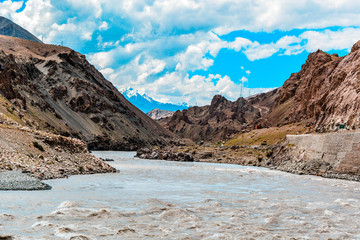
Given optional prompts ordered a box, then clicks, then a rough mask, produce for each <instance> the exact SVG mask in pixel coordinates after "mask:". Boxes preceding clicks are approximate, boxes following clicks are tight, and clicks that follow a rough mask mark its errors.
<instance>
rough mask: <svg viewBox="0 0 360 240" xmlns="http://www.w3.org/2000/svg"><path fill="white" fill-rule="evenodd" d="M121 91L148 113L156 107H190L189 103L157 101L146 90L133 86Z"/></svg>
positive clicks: (166, 108) (172, 108)
mask: <svg viewBox="0 0 360 240" xmlns="http://www.w3.org/2000/svg"><path fill="white" fill-rule="evenodd" d="M120 92H121V94H122V95H123V96H124V97H125V98H126V99H127V100H128V101H129V102H131V103H132V104H133V105H135V106H136V107H137V108H139V109H140V110H141V111H143V112H144V113H147V112H149V111H151V110H153V109H155V108H157V109H161V110H168V111H177V110H183V109H187V108H189V105H188V104H187V103H183V104H173V103H162V102H159V101H156V100H155V99H153V98H151V97H150V96H148V95H147V94H146V93H145V92H144V91H141V90H138V89H133V88H131V87H128V88H123V89H121V90H120Z"/></svg>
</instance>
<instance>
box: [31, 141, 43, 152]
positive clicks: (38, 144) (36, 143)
mask: <svg viewBox="0 0 360 240" xmlns="http://www.w3.org/2000/svg"><path fill="white" fill-rule="evenodd" d="M33 145H34V147H36V148H37V149H39V150H40V151H42V152H45V149H44V148H43V146H41V145H40V143H38V142H33Z"/></svg>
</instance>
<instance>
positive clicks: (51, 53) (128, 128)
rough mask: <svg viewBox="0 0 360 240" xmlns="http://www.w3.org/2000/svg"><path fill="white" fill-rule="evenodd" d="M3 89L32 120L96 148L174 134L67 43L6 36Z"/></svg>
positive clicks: (153, 141) (1, 58) (154, 141)
mask: <svg viewBox="0 0 360 240" xmlns="http://www.w3.org/2000/svg"><path fill="white" fill-rule="evenodd" d="M0 94H2V95H3V96H4V97H5V98H7V99H9V100H11V101H12V102H13V103H14V104H16V106H17V108H18V110H19V111H24V112H26V115H27V116H28V117H30V118H31V119H30V120H28V121H26V123H25V124H26V125H28V126H30V127H36V128H38V129H43V130H47V131H51V132H54V133H57V134H61V135H64V136H72V137H77V138H79V139H82V140H83V141H85V142H86V143H87V144H88V146H89V148H90V149H113V150H134V149H137V148H139V147H143V146H146V145H164V144H166V143H168V142H169V141H170V139H171V138H173V137H174V135H173V134H172V133H171V132H169V131H167V130H165V129H164V128H162V127H161V126H160V125H159V124H157V123H156V122H154V121H153V120H152V119H150V118H149V117H148V116H146V115H145V114H144V113H143V112H141V111H140V110H139V109H137V108H136V107H134V106H133V105H132V104H131V103H129V102H128V101H127V100H126V99H125V98H124V97H123V96H122V95H121V94H120V93H119V92H118V91H117V89H116V88H115V87H114V86H113V85H112V84H111V83H110V82H109V81H107V80H106V79H105V78H104V77H103V76H102V74H101V73H100V72H99V71H97V70H96V69H95V68H94V66H92V65H91V64H90V63H89V62H88V61H87V60H86V58H85V56H84V55H82V54H80V53H77V52H75V51H73V50H71V49H69V48H65V47H60V46H55V45H46V44H42V43H37V42H32V41H27V40H23V39H18V38H13V37H8V36H0Z"/></svg>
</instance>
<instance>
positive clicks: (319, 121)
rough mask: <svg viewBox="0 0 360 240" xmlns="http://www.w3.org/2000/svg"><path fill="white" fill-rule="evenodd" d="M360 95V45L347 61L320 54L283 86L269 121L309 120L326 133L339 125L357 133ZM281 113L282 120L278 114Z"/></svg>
mask: <svg viewBox="0 0 360 240" xmlns="http://www.w3.org/2000/svg"><path fill="white" fill-rule="evenodd" d="M359 93H360V42H357V43H356V44H355V45H354V46H353V47H352V49H351V52H350V53H349V54H348V55H346V56H344V57H339V56H338V55H336V54H333V55H330V54H327V53H325V52H323V51H321V50H318V51H316V52H314V53H311V54H310V55H309V57H308V59H307V61H306V63H305V64H304V65H303V66H302V67H301V70H300V72H298V73H294V74H292V75H291V77H290V78H289V79H288V80H287V81H286V82H285V83H284V85H283V87H282V90H281V92H280V95H279V97H278V98H277V99H276V101H275V104H274V106H273V107H272V109H271V113H270V114H269V116H267V119H268V121H269V123H270V124H272V125H274V124H275V123H276V122H278V123H292V122H299V121H303V120H307V121H310V122H311V123H312V124H313V125H314V127H315V128H316V129H317V130H318V131H326V132H328V131H333V130H336V129H338V127H339V125H345V126H346V127H347V128H353V129H355V128H358V127H359V126H360V94H359ZM281 110H282V112H283V114H282V116H279V114H276V113H277V112H279V111H281Z"/></svg>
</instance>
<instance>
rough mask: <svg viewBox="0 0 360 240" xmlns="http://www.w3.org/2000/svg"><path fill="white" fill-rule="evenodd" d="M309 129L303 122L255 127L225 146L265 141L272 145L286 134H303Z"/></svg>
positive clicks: (281, 139)
mask: <svg viewBox="0 0 360 240" xmlns="http://www.w3.org/2000/svg"><path fill="white" fill-rule="evenodd" d="M307 131H309V129H308V128H307V127H306V126H305V124H304V123H297V124H289V125H284V126H281V127H270V128H263V129H255V130H252V131H250V132H247V133H242V134H239V135H237V136H236V137H234V138H233V139H231V140H229V141H228V142H226V144H225V145H226V146H234V145H238V146H242V145H245V146H249V145H261V144H262V143H264V141H266V144H267V145H274V144H277V143H280V142H282V141H283V140H284V139H285V137H286V135H288V134H303V133H305V132H307Z"/></svg>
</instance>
